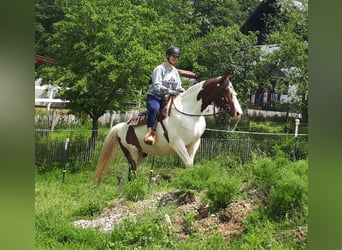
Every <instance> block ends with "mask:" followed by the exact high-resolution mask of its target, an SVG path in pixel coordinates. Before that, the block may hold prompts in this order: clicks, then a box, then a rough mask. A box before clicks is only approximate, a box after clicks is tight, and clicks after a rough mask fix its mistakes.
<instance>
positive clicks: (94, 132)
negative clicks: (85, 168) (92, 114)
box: [88, 117, 99, 159]
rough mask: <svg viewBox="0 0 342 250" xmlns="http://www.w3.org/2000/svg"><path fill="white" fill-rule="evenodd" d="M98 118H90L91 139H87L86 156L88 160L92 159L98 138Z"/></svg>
mask: <svg viewBox="0 0 342 250" xmlns="http://www.w3.org/2000/svg"><path fill="white" fill-rule="evenodd" d="M98 119H99V117H97V118H92V128H91V131H92V132H91V137H90V138H89V141H88V155H89V159H92V156H93V154H94V151H95V146H96V139H97V136H98V129H99V121H98Z"/></svg>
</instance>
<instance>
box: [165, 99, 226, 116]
mask: <svg viewBox="0 0 342 250" xmlns="http://www.w3.org/2000/svg"><path fill="white" fill-rule="evenodd" d="M173 99H174V96H172V101H171V105H173V106H174V107H175V110H177V111H178V112H179V113H181V114H182V115H186V116H195V117H199V116H215V115H219V114H224V113H226V112H227V111H225V110H223V111H219V112H215V104H214V113H213V114H190V113H186V112H183V111H181V110H179V109H178V108H177V106H176V104H175V103H174V102H173Z"/></svg>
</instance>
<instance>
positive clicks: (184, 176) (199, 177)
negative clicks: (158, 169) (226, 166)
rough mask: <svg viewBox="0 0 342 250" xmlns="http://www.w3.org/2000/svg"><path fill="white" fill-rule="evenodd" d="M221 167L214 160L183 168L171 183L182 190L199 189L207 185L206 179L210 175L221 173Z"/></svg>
mask: <svg viewBox="0 0 342 250" xmlns="http://www.w3.org/2000/svg"><path fill="white" fill-rule="evenodd" d="M222 171H223V169H222V168H221V167H220V165H219V164H217V163H215V162H211V163H209V162H207V163H203V165H199V166H194V167H192V168H188V169H185V170H184V171H182V172H181V173H179V175H177V177H176V178H174V179H172V185H173V186H174V187H176V188H177V189H180V190H182V191H185V192H186V191H189V190H195V191H201V190H203V189H204V188H205V187H207V183H208V179H209V178H210V177H211V176H214V175H217V174H219V173H222Z"/></svg>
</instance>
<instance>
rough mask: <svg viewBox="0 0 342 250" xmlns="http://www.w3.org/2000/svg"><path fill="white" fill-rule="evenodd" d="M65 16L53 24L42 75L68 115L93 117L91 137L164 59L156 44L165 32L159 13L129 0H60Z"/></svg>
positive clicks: (144, 82) (144, 83)
mask: <svg viewBox="0 0 342 250" xmlns="http://www.w3.org/2000/svg"><path fill="white" fill-rule="evenodd" d="M59 4H60V7H61V8H62V9H63V12H64V14H65V18H64V19H63V20H61V21H58V22H56V23H54V24H53V28H54V32H53V35H52V36H51V38H50V39H49V41H48V42H49V56H50V57H52V58H54V59H56V61H57V65H56V66H45V67H42V68H41V69H40V74H41V75H42V76H43V78H44V79H45V80H49V81H52V82H53V84H55V85H58V86H60V87H61V91H60V92H59V96H60V97H61V98H64V99H67V100H69V101H70V103H69V104H68V105H67V108H69V109H70V110H71V112H72V113H76V114H87V115H89V116H90V117H91V119H92V121H93V122H92V124H93V125H92V130H93V133H92V138H93V139H95V138H96V137H97V130H98V118H99V117H101V116H102V115H103V114H104V113H105V111H106V110H109V109H110V110H111V109H120V110H125V107H127V103H128V102H129V101H130V100H132V99H134V96H135V95H136V90H138V89H140V88H141V87H142V86H146V88H147V86H148V79H149V77H150V74H151V72H152V69H153V67H154V65H156V64H157V62H159V60H161V58H162V55H163V54H162V53H160V51H161V48H160V44H159V43H155V41H153V40H152V39H151V37H152V36H153V37H155V39H162V40H163V37H164V36H166V35H167V31H168V29H167V27H166V24H163V23H162V24H160V22H159V20H158V15H157V14H156V13H155V12H154V11H151V10H149V9H147V8H144V7H142V6H134V5H132V4H131V3H130V1H120V0H116V1H112V0H103V1H100V2H94V1H91V0H80V1H78V0H77V1H76V0H72V1H60V2H59ZM164 40H165V39H164Z"/></svg>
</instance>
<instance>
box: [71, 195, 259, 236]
mask: <svg viewBox="0 0 342 250" xmlns="http://www.w3.org/2000/svg"><path fill="white" fill-rule="evenodd" d="M168 204H177V213H175V214H174V215H165V219H166V222H167V223H168V224H169V225H170V227H169V228H170V230H169V234H170V235H174V236H176V237H177V238H178V239H179V240H183V239H186V238H187V237H188V235H191V234H197V235H199V236H200V237H201V238H203V239H204V238H207V237H209V236H212V235H213V234H218V235H221V236H223V237H224V238H230V237H232V236H235V235H238V234H240V233H241V232H242V231H243V230H244V220H245V218H246V216H247V214H248V212H249V211H251V210H253V209H254V208H255V207H256V205H255V203H254V202H253V201H250V200H241V201H238V202H234V203H231V204H229V205H228V206H227V207H226V208H225V209H223V210H221V211H219V212H217V213H210V212H209V207H208V206H207V205H205V204H203V203H202V202H201V195H194V194H193V193H191V192H180V191H168V192H159V193H156V194H154V195H153V197H152V198H150V199H146V200H142V201H138V202H135V203H133V204H131V205H130V206H128V205H126V204H125V202H124V201H123V200H115V201H114V202H113V204H112V205H111V206H109V207H108V208H105V209H104V211H103V212H102V214H101V215H100V217H99V218H97V219H94V220H78V221H75V222H74V225H75V226H79V227H83V228H99V230H100V231H102V232H110V231H112V230H114V228H115V226H116V225H118V224H120V223H121V222H122V221H123V219H124V218H127V217H129V218H132V219H134V218H135V217H136V216H137V215H138V214H140V213H142V212H144V211H146V209H148V210H149V211H151V210H152V209H158V208H160V207H163V206H166V205H168Z"/></svg>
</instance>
